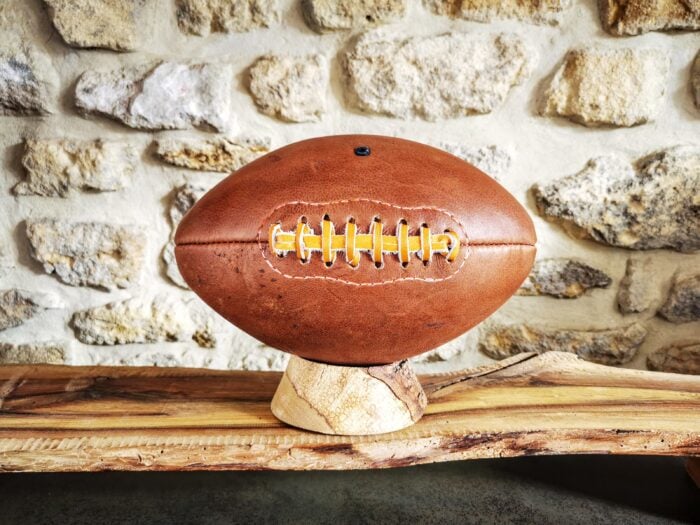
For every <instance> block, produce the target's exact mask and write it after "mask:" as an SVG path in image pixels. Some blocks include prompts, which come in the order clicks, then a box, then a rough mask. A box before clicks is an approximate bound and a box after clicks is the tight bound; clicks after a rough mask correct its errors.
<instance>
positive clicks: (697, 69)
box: [690, 52, 700, 109]
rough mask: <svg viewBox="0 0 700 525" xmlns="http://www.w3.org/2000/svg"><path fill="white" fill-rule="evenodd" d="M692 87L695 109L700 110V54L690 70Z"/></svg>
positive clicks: (696, 56)
mask: <svg viewBox="0 0 700 525" xmlns="http://www.w3.org/2000/svg"><path fill="white" fill-rule="evenodd" d="M690 87H691V89H692V90H693V99H694V100H695V107H696V108H698V109H700V52H699V53H698V54H697V55H695V60H694V61H693V66H692V68H691V70H690Z"/></svg>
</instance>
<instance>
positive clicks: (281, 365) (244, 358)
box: [229, 345, 290, 372]
mask: <svg viewBox="0 0 700 525" xmlns="http://www.w3.org/2000/svg"><path fill="white" fill-rule="evenodd" d="M289 358H290V354H288V353H287V352H282V351H281V350H275V349H274V348H269V347H265V346H262V345H261V346H260V347H259V348H255V349H254V350H252V351H250V352H246V353H244V354H243V355H240V356H238V357H237V358H236V359H234V360H231V362H229V368H231V369H232V370H259V371H268V370H274V371H277V372H282V371H283V370H284V369H285V368H287V363H289Z"/></svg>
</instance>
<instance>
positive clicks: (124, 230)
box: [27, 219, 146, 289]
mask: <svg viewBox="0 0 700 525" xmlns="http://www.w3.org/2000/svg"><path fill="white" fill-rule="evenodd" d="M27 237H28V238H29V243H30V244H31V249H32V250H31V252H32V256H33V257H34V258H35V259H36V260H37V261H39V262H40V263H42V264H43V265H44V270H45V271H46V273H54V274H55V275H56V277H57V278H58V279H59V280H60V281H62V282H64V283H66V284H70V285H72V286H86V285H87V286H97V287H103V288H107V289H113V288H126V287H127V286H130V285H132V284H134V283H135V282H136V281H137V280H138V277H139V274H140V272H141V267H142V266H143V258H144V251H145V247H146V235H145V233H144V231H143V229H142V228H141V227H138V226H133V225H123V226H122V225H113V224H106V223H99V222H68V221H62V220H56V219H39V220H30V221H27Z"/></svg>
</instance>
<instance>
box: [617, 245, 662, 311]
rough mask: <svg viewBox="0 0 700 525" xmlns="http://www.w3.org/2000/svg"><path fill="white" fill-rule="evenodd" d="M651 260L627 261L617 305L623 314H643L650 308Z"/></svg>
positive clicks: (651, 293) (652, 290)
mask: <svg viewBox="0 0 700 525" xmlns="http://www.w3.org/2000/svg"><path fill="white" fill-rule="evenodd" d="M652 284H653V283H652V275H651V259H649V258H644V259H638V258H634V257H630V258H629V259H627V268H626V270H625V276H624V277H623V278H622V280H621V281H620V289H619V290H618V292H617V305H618V307H619V308H620V312H622V313H623V314H633V313H640V312H644V311H645V310H647V309H648V308H649V307H650V306H651V302H652V300H653V297H654V289H653V286H652Z"/></svg>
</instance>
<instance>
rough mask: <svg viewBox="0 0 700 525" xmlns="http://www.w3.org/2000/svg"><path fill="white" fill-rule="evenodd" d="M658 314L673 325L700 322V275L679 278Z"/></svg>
mask: <svg viewBox="0 0 700 525" xmlns="http://www.w3.org/2000/svg"><path fill="white" fill-rule="evenodd" d="M658 313H659V315H660V316H661V317H663V318H664V319H666V320H667V321H670V322H672V323H690V322H692V321H698V320H700V274H697V275H693V276H691V277H683V278H677V279H676V280H675V281H674V283H673V287H672V288H671V291H670V292H669V294H668V298H667V299H666V302H665V303H664V305H663V306H662V307H661V309H660V310H659V312H658Z"/></svg>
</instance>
